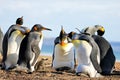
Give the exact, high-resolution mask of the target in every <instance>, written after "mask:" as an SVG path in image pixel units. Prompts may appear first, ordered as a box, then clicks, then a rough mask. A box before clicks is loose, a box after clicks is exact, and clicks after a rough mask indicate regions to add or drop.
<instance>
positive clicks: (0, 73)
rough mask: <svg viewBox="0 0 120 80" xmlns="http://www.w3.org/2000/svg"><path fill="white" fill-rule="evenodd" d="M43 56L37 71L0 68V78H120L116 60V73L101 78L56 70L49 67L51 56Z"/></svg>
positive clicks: (72, 79)
mask: <svg viewBox="0 0 120 80" xmlns="http://www.w3.org/2000/svg"><path fill="white" fill-rule="evenodd" d="M42 58H44V59H45V60H43V61H42V63H41V66H40V67H39V68H38V70H37V71H35V72H33V73H32V74H28V73H27V72H25V71H5V70H0V80H120V62H116V64H115V71H116V73H118V74H116V75H109V76H104V77H103V78H89V77H87V76H83V75H81V76H76V75H75V73H74V72H56V71H55V70H53V69H52V68H51V62H52V59H51V56H40V57H39V60H41V59H42Z"/></svg>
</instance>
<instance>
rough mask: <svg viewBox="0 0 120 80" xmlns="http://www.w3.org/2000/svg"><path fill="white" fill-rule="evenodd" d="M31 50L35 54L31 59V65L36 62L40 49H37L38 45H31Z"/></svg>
mask: <svg viewBox="0 0 120 80" xmlns="http://www.w3.org/2000/svg"><path fill="white" fill-rule="evenodd" d="M32 52H33V53H34V54H35V58H34V61H33V63H32V65H34V64H35V63H36V60H37V58H38V57H39V55H40V49H39V47H38V46H35V45H33V46H32Z"/></svg>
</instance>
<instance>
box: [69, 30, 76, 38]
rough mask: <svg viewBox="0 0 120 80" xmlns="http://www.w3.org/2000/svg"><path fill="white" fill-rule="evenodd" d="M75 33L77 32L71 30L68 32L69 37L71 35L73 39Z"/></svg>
mask: <svg viewBox="0 0 120 80" xmlns="http://www.w3.org/2000/svg"><path fill="white" fill-rule="evenodd" d="M75 34H76V33H75V32H73V31H71V32H70V33H69V34H68V37H69V38H70V39H73V36H74V35H75Z"/></svg>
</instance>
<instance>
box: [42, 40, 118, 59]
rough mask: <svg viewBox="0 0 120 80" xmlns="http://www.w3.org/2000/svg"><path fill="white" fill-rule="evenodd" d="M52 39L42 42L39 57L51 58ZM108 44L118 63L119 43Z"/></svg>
mask: <svg viewBox="0 0 120 80" xmlns="http://www.w3.org/2000/svg"><path fill="white" fill-rule="evenodd" d="M54 39H55V38H47V39H44V40H43V46H42V51H41V55H49V56H52V54H53V49H54ZM110 44H111V46H112V48H113V51H114V54H115V57H116V60H117V61H120V42H110Z"/></svg>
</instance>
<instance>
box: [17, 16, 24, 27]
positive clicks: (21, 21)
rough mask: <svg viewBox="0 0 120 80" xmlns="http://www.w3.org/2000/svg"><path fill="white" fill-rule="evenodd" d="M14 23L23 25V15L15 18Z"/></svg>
mask: <svg viewBox="0 0 120 80" xmlns="http://www.w3.org/2000/svg"><path fill="white" fill-rule="evenodd" d="M16 24H18V25H23V16H22V17H21V18H17V20H16Z"/></svg>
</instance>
